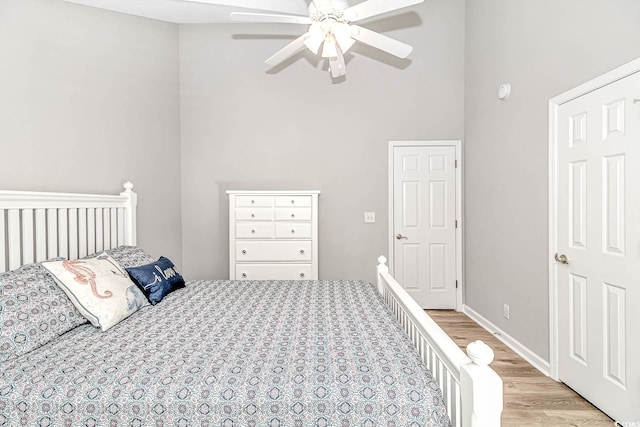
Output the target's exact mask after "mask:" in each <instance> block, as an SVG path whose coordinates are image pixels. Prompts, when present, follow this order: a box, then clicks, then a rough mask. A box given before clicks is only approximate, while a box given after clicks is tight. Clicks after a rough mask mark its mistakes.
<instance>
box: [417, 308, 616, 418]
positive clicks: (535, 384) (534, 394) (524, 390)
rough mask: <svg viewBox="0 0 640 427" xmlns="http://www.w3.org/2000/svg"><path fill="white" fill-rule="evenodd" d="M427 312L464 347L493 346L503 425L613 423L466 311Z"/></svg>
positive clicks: (494, 367) (493, 365)
mask: <svg viewBox="0 0 640 427" xmlns="http://www.w3.org/2000/svg"><path fill="white" fill-rule="evenodd" d="M427 313H429V315H430V316H431V317H432V318H433V320H435V321H436V322H437V323H438V324H439V325H440V327H441V328H442V329H444V330H445V332H447V333H448V334H449V336H451V338H453V340H454V341H455V342H456V344H458V346H460V347H461V348H462V349H463V350H464V348H465V347H466V345H467V344H468V343H469V342H471V341H472V340H476V339H480V340H482V341H484V342H485V343H486V344H487V345H489V346H490V347H491V348H493V351H494V352H495V360H494V361H493V363H492V364H491V367H492V368H493V369H494V370H495V371H496V372H497V373H498V374H499V375H500V377H502V381H503V382H504V411H503V413H502V425H503V426H554V427H555V426H558V427H560V426H613V425H614V424H613V420H611V419H610V418H609V417H607V416H606V415H605V414H603V413H602V412H600V411H599V410H598V409H597V408H596V407H594V406H593V405H591V404H590V403H589V402H587V401H586V400H584V399H583V398H582V397H580V395H578V394H576V393H575V392H574V391H573V390H571V389H570V388H569V387H567V386H566V385H564V384H562V383H558V382H556V381H554V380H552V379H551V378H549V377H546V376H545V375H543V374H542V373H540V371H538V370H537V369H536V368H534V367H533V366H531V365H530V364H529V363H527V362H526V361H525V360H524V359H523V358H521V357H520V356H518V355H517V354H516V353H515V352H514V351H513V350H511V349H510V348H509V347H507V346H506V345H504V344H503V343H502V342H501V341H500V340H498V339H497V338H496V337H494V336H493V335H492V334H490V333H489V332H487V331H486V330H485V329H483V328H482V327H480V326H479V325H478V324H477V323H475V322H474V321H473V320H471V319H470V318H469V317H467V316H466V315H465V314H462V313H458V312H455V311H448V310H427Z"/></svg>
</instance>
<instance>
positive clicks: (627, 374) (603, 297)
mask: <svg viewBox="0 0 640 427" xmlns="http://www.w3.org/2000/svg"><path fill="white" fill-rule="evenodd" d="M634 98H640V73H636V74H633V75H631V76H629V77H626V78H624V79H622V80H618V81H616V82H614V83H611V84H609V85H606V86H604V87H602V88H600V89H598V90H595V91H592V92H590V93H587V94H586V95H583V96H580V97H578V98H576V99H573V100H571V101H569V102H566V103H564V104H562V105H560V106H559V107H558V109H557V121H556V126H557V127H556V129H557V130H556V132H557V136H556V144H557V145H556V150H557V151H556V159H557V166H556V174H557V185H556V189H555V191H556V192H557V195H556V206H557V207H556V209H557V215H556V218H555V221H556V224H552V225H555V226H556V230H557V232H556V236H557V239H556V242H555V245H556V248H557V249H556V250H557V252H558V254H556V255H554V257H555V259H556V263H555V266H554V269H555V280H556V291H557V297H558V299H557V334H558V339H557V345H558V351H557V356H558V377H559V379H560V380H561V381H563V382H564V383H566V384H567V385H569V386H570V387H571V388H573V389H574V390H576V391H577V392H578V393H580V394H581V395H583V396H584V397H585V398H586V399H588V400H589V401H591V402H592V403H593V404H594V405H596V406H597V407H599V408H600V409H601V410H602V411H604V412H605V413H607V414H608V415H609V416H611V417H613V418H614V419H616V420H618V421H620V422H631V421H636V422H640V100H635V101H634Z"/></svg>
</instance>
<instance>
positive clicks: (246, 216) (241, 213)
mask: <svg viewBox="0 0 640 427" xmlns="http://www.w3.org/2000/svg"><path fill="white" fill-rule="evenodd" d="M235 213H236V221H273V208H237V209H236V212H235Z"/></svg>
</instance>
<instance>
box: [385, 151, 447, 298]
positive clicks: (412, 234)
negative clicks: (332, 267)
mask: <svg viewBox="0 0 640 427" xmlns="http://www.w3.org/2000/svg"><path fill="white" fill-rule="evenodd" d="M455 167H456V147H455V146H454V145H449V146H397V147H394V148H393V237H392V239H393V241H394V247H393V265H394V275H395V277H396V279H397V280H398V282H399V283H400V284H402V286H403V287H404V288H405V289H406V290H407V292H408V293H409V294H410V295H411V296H412V297H413V299H415V300H416V302H417V303H418V304H419V305H420V306H421V307H423V308H430V309H455V308H456V170H455Z"/></svg>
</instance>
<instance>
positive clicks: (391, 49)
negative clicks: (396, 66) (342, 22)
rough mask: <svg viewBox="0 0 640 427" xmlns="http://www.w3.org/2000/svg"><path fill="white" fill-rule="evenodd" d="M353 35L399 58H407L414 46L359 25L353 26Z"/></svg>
mask: <svg viewBox="0 0 640 427" xmlns="http://www.w3.org/2000/svg"><path fill="white" fill-rule="evenodd" d="M351 37H353V38H354V39H356V40H358V41H360V42H362V43H365V44H368V45H369V46H373V47H375V48H376V49H380V50H382V51H384V52H387V53H390V54H391V55H394V56H397V57H398V58H406V57H407V56H409V54H410V53H411V52H412V51H413V47H411V46H409V45H408V44H406V43H402V42H400V41H398V40H395V39H392V38H391V37H387V36H385V35H383V34H380V33H376V32H375V31H371V30H368V29H366V28H364V27H360V26H358V25H352V26H351Z"/></svg>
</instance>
